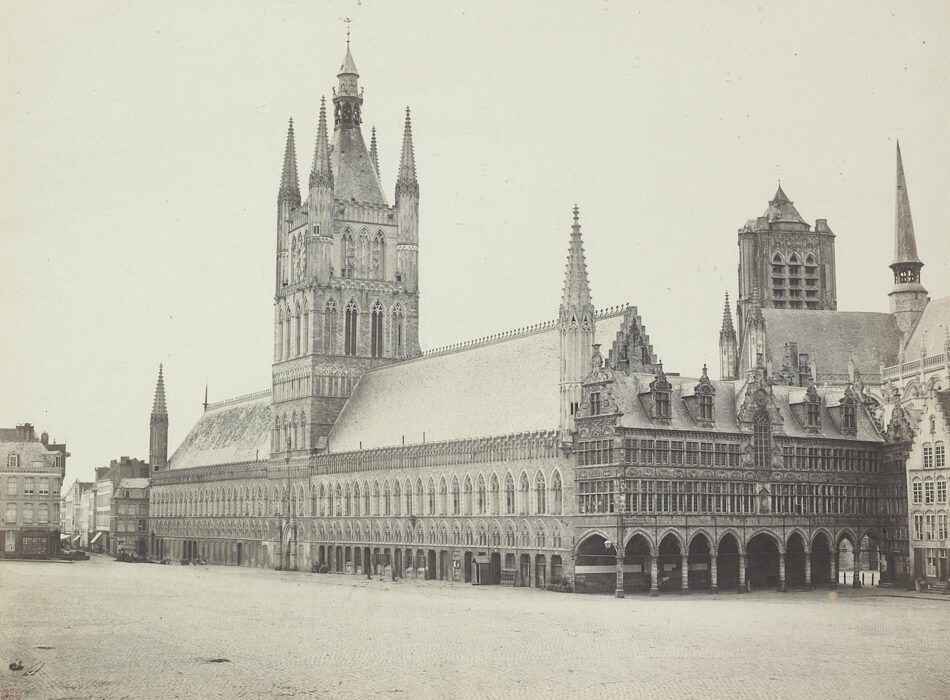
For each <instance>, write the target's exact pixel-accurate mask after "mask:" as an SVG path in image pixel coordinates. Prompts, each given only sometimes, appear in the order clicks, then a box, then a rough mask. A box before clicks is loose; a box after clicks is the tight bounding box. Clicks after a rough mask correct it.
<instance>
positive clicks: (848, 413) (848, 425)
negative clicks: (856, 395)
mask: <svg viewBox="0 0 950 700" xmlns="http://www.w3.org/2000/svg"><path fill="white" fill-rule="evenodd" d="M841 411H842V416H843V424H844V429H845V430H849V431H852V432H853V431H854V430H856V429H857V422H856V421H857V416H856V413H857V412H856V411H855V408H854V406H853V405H851V404H844V405H843V406H842V407H841Z"/></svg>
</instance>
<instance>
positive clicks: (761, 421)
mask: <svg viewBox="0 0 950 700" xmlns="http://www.w3.org/2000/svg"><path fill="white" fill-rule="evenodd" d="M752 447H753V450H754V456H755V466H756V468H757V469H765V468H767V467H768V466H769V462H770V456H771V452H772V419H771V418H770V417H769V413H768V411H765V410H760V411H758V412H757V413H756V414H755V416H754V417H753V419H752Z"/></svg>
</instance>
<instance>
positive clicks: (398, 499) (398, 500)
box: [393, 481, 402, 515]
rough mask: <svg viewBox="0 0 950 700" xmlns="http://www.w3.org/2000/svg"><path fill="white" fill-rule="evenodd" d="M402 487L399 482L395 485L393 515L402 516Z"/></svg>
mask: <svg viewBox="0 0 950 700" xmlns="http://www.w3.org/2000/svg"><path fill="white" fill-rule="evenodd" d="M401 510H402V487H401V486H400V485H399V482H398V481H396V482H395V483H393V515H402V513H401Z"/></svg>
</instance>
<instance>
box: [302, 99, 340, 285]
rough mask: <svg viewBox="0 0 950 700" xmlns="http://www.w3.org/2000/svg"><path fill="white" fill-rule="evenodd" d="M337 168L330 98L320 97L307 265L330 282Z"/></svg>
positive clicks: (324, 281) (320, 278)
mask: <svg viewBox="0 0 950 700" xmlns="http://www.w3.org/2000/svg"><path fill="white" fill-rule="evenodd" d="M333 190H334V179H333V168H332V166H331V164H330V137H329V133H328V131H327V101H326V98H325V97H321V98H320V117H319V119H318V120H317V139H316V143H315V144H314V148H313V166H312V167H311V169H310V196H309V197H308V199H307V214H308V218H309V221H310V230H309V232H308V235H307V268H308V269H309V270H310V271H311V274H312V275H313V276H314V277H315V278H316V280H317V284H321V285H325V284H329V282H330V264H331V259H332V255H333V195H334V191H333Z"/></svg>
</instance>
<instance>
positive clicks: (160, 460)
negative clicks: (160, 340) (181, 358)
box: [148, 364, 168, 472]
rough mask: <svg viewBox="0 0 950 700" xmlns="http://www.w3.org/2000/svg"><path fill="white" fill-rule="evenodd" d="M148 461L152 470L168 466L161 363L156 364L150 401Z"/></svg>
mask: <svg viewBox="0 0 950 700" xmlns="http://www.w3.org/2000/svg"><path fill="white" fill-rule="evenodd" d="M148 462H149V466H150V467H151V471H153V472H157V471H161V470H162V469H164V468H165V467H166V466H168V408H167V407H166V405H165V377H164V374H163V372H162V365H161V364H159V365H158V380H157V381H156V382H155V400H154V401H153V402H152V417H151V419H150V420H149V434H148Z"/></svg>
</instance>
